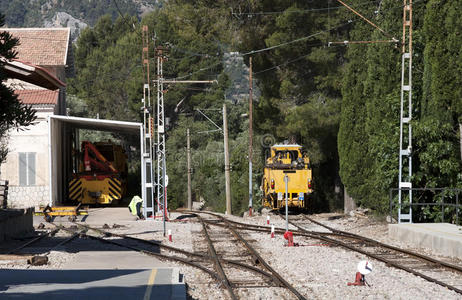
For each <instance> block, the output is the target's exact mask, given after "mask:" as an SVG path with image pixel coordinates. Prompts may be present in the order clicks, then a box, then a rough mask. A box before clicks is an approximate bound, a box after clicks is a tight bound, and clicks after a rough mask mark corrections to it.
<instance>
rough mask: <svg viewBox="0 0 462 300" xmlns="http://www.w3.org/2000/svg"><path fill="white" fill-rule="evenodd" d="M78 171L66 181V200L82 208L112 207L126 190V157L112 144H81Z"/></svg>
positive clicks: (118, 146) (108, 142) (117, 146)
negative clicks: (67, 187)
mask: <svg viewBox="0 0 462 300" xmlns="http://www.w3.org/2000/svg"><path fill="white" fill-rule="evenodd" d="M81 148H82V151H81V153H80V155H79V171H78V172H77V173H75V174H72V179H71V180H70V181H69V192H68V195H69V199H70V200H71V201H74V202H80V203H82V204H111V203H112V202H113V201H117V200H120V199H122V197H123V196H124V195H125V192H126V189H127V186H126V180H127V156H126V154H125V151H124V150H123V148H122V147H121V146H120V145H115V144H114V143H112V142H111V141H107V142H96V143H91V142H88V141H84V142H82V147H81Z"/></svg>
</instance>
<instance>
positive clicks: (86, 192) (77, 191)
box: [69, 175, 125, 204]
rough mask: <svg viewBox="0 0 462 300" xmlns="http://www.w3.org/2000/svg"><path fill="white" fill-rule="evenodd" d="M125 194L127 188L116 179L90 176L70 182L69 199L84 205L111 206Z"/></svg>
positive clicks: (80, 177)
mask: <svg viewBox="0 0 462 300" xmlns="http://www.w3.org/2000/svg"><path fill="white" fill-rule="evenodd" d="M124 194H125V186H124V185H123V184H122V182H121V180H120V179H118V178H116V177H107V176H104V177H103V176H98V175H97V176H91V175H88V176H79V177H78V178H74V179H72V180H71V181H70V182H69V199H70V200H72V201H74V202H80V203H82V204H96V203H99V204H111V203H112V202H113V201H116V200H120V199H122V196H123V195H124Z"/></svg>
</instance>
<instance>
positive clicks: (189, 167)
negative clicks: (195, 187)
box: [186, 128, 192, 210]
mask: <svg viewBox="0 0 462 300" xmlns="http://www.w3.org/2000/svg"><path fill="white" fill-rule="evenodd" d="M186 147H187V154H188V209H189V210H191V209H192V194H191V144H190V140H189V128H188V129H186Z"/></svg>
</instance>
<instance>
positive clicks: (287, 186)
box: [284, 175, 289, 232]
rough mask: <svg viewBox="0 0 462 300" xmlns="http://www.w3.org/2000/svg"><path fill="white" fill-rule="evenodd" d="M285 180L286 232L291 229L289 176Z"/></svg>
mask: <svg viewBox="0 0 462 300" xmlns="http://www.w3.org/2000/svg"><path fill="white" fill-rule="evenodd" d="M284 182H285V183H286V232H287V231H289V208H288V201H289V196H288V190H289V176H287V175H285V176H284Z"/></svg>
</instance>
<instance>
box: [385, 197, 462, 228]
mask: <svg viewBox="0 0 462 300" xmlns="http://www.w3.org/2000/svg"><path fill="white" fill-rule="evenodd" d="M401 190H404V188H402V189H401ZM406 190H409V189H406ZM398 191H399V188H392V189H390V216H391V217H393V218H395V219H397V216H398V209H399V208H401V209H402V210H407V209H409V208H411V209H412V223H430V222H438V221H440V222H449V223H453V224H457V225H459V213H460V212H461V211H462V204H461V203H460V197H461V196H462V189H457V188H412V189H411V191H412V203H409V199H404V200H402V203H401V204H399V203H398Z"/></svg>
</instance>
